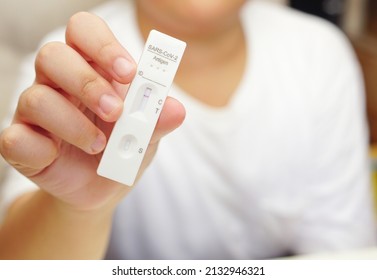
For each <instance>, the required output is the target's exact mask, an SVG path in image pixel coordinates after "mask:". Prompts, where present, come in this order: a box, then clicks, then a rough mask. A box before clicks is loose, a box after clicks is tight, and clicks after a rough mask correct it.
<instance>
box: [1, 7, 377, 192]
mask: <svg viewBox="0 0 377 280" xmlns="http://www.w3.org/2000/svg"><path fill="white" fill-rule="evenodd" d="M261 1H270V2H276V3H278V4H281V5H290V6H292V7H293V8H296V9H299V10H302V11H304V12H307V13H311V14H314V15H317V16H320V17H323V18H325V19H327V20H329V21H331V22H333V23H334V24H336V25H338V26H339V28H341V29H342V30H343V31H344V32H345V33H346V34H347V35H348V36H349V38H350V40H351V42H352V44H353V46H354V48H355V51H356V53H357V56H358V58H359V60H360V63H361V66H362V68H363V72H364V77H365V84H366V90H367V96H366V97H367V114H368V121H369V126H370V144H371V162H372V166H373V167H374V169H375V170H377V148H376V147H377V1H376V0H310V1H307V0H306V1H305V0H261ZM101 2H104V0H80V1H75V0H65V1H58V0H34V1H21V0H12V1H10V0H0V121H1V120H2V118H3V117H4V115H5V114H6V111H7V107H8V102H9V99H10V96H11V94H12V93H13V91H14V86H15V83H16V79H17V76H18V69H19V64H20V62H21V61H22V59H23V58H24V57H25V55H26V54H28V53H30V52H32V51H34V50H35V49H36V47H37V45H38V42H39V41H40V40H41V38H42V37H43V36H44V35H45V34H46V33H48V32H49V31H51V30H53V29H55V28H56V27H57V26H60V25H62V24H64V23H66V22H67V20H68V18H69V17H70V16H71V15H72V14H73V13H75V12H77V11H80V10H88V9H90V8H92V7H93V6H96V5H98V4H100V3H101ZM2 165H3V162H1V160H0V180H1V178H2V176H1V175H2V172H1V169H2V168H1V167H2ZM376 174H377V173H376V172H375V173H374V178H376V181H375V182H376V185H377V175H376Z"/></svg>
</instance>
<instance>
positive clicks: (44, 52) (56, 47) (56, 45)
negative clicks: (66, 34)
mask: <svg viewBox="0 0 377 280" xmlns="http://www.w3.org/2000/svg"><path fill="white" fill-rule="evenodd" d="M63 46H64V44H63V43H61V42H49V43H46V44H45V45H43V46H42V47H41V48H40V49H39V51H38V54H37V56H36V58H35V66H36V68H37V69H40V68H43V65H44V64H45V63H46V61H48V60H49V59H51V57H54V56H56V55H57V53H58V52H59V51H60V50H61V49H62V47H63Z"/></svg>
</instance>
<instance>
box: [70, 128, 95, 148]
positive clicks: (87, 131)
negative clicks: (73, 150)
mask: <svg viewBox="0 0 377 280" xmlns="http://www.w3.org/2000/svg"><path fill="white" fill-rule="evenodd" d="M76 131H77V133H76V135H75V142H76V143H77V145H78V146H80V147H84V148H86V147H87V146H88V145H90V144H91V143H92V142H93V139H95V137H96V130H95V129H94V128H93V127H92V126H91V125H90V124H88V123H86V122H83V123H81V124H78V126H77V130H76Z"/></svg>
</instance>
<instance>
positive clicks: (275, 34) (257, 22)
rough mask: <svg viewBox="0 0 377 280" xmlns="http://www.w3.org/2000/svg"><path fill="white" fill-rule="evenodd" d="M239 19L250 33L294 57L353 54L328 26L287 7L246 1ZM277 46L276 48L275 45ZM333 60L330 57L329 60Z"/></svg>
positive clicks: (315, 18)
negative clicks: (243, 19) (291, 52)
mask: <svg viewBox="0 0 377 280" xmlns="http://www.w3.org/2000/svg"><path fill="white" fill-rule="evenodd" d="M243 16H244V18H245V22H246V24H247V25H248V28H249V29H250V30H251V32H254V33H256V35H257V37H258V38H261V37H263V40H265V41H266V42H267V43H270V44H273V45H274V46H275V47H279V48H282V49H284V51H287V53H288V54H289V53H290V51H289V50H288V49H290V50H293V53H295V54H296V55H300V54H301V55H309V54H310V55H311V56H312V57H316V56H321V57H322V58H325V57H323V56H326V54H327V55H331V56H335V57H339V56H343V57H344V56H349V55H352V53H353V51H352V48H351V46H350V43H349V41H348V39H347V37H346V36H345V35H344V33H343V32H342V31H341V30H340V29H339V28H338V27H336V26H335V25H333V24H332V23H330V22H328V21H326V20H323V19H321V18H319V17H316V16H311V15H308V14H306V13H302V12H300V11H297V10H294V9H292V8H289V7H287V6H281V5H276V4H272V3H266V2H265V1H257V0H254V1H248V2H247V4H246V6H245V9H244V10H243ZM277 43H278V44H277ZM333 58H334V57H333Z"/></svg>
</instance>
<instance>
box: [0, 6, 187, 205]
mask: <svg viewBox="0 0 377 280" xmlns="http://www.w3.org/2000/svg"><path fill="white" fill-rule="evenodd" d="M35 65H36V79H35V82H34V84H33V85H32V86H31V87H30V88H28V89H26V90H25V91H24V92H23V93H22V95H21V97H20V99H19V103H18V106H17V110H16V112H15V115H14V119H13V122H12V124H11V126H10V127H8V128H7V129H5V130H4V131H3V132H2V134H1V136H0V152H1V154H2V155H3V157H4V158H5V159H6V160H7V161H8V162H9V163H10V164H11V165H12V166H13V167H15V168H16V169H17V170H18V171H19V172H21V173H22V174H23V175H25V176H27V177H28V178H30V179H31V180H32V181H33V182H35V183H36V184H37V185H38V186H39V187H40V188H41V189H42V190H44V191H46V192H47V193H49V194H51V195H52V196H53V197H55V198H57V199H58V201H59V202H62V204H63V205H66V206H69V207H73V208H74V209H75V210H85V211H88V210H92V209H99V208H100V207H105V206H111V207H113V206H115V205H116V203H117V202H118V201H119V200H120V199H121V198H122V197H123V196H124V195H125V194H126V193H127V192H129V190H130V189H131V188H129V187H124V186H122V185H120V184H118V183H116V182H114V181H111V180H108V179H105V178H103V177H100V176H98V175H97V174H96V169H97V167H98V163H99V161H100V159H101V156H102V151H103V149H104V147H105V145H106V139H107V138H108V136H109V135H110V132H111V129H112V127H113V125H114V122H115V121H116V120H117V119H118V118H119V116H120V114H121V111H122V108H123V101H122V100H123V99H124V97H125V96H124V94H125V92H126V89H127V85H128V84H129V83H130V82H131V80H132V78H133V77H134V74H135V68H136V66H135V63H134V61H133V60H132V58H131V57H130V55H129V54H128V53H127V51H126V50H125V49H124V48H123V47H122V46H121V45H120V44H119V42H118V41H117V40H116V38H115V37H114V35H113V34H112V32H111V31H110V30H109V28H108V26H107V25H106V24H105V22H104V21H102V20H101V19H100V18H98V17H96V16H94V15H91V14H89V13H78V14H76V15H74V16H73V17H72V18H71V19H70V21H69V23H68V25H67V29H66V43H65V44H64V43H58V42H53V43H48V44H47V45H45V46H43V47H42V48H41V49H40V50H39V52H38V55H37V58H36V62H35ZM184 116H185V110H184V108H183V106H182V105H181V104H180V103H179V102H178V101H176V100H174V99H172V98H168V99H167V100H166V103H165V106H164V108H163V110H162V113H161V115H160V119H159V121H158V124H157V127H156V129H155V132H154V134H153V137H152V140H151V143H150V145H149V147H148V149H147V151H146V154H145V158H144V161H143V164H142V167H141V170H140V172H139V176H140V175H141V174H142V173H143V170H144V169H145V167H146V166H147V165H148V164H149V163H150V161H151V159H152V157H153V155H154V153H155V152H156V148H157V145H158V141H159V140H160V138H161V137H162V136H164V135H165V134H167V133H169V132H170V131H172V130H174V129H175V128H177V127H178V126H179V125H180V124H181V123H182V121H183V119H184ZM125 172H127V170H125Z"/></svg>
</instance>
